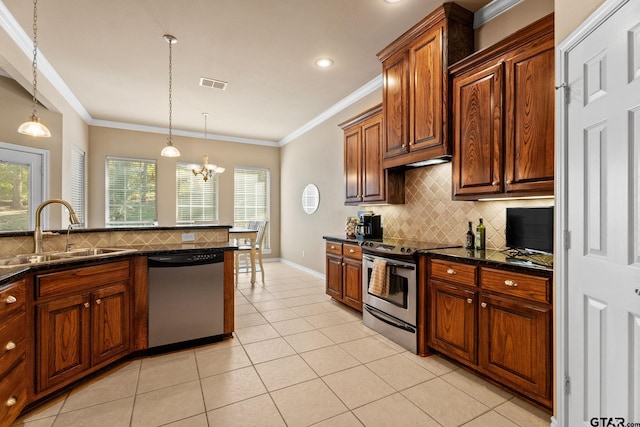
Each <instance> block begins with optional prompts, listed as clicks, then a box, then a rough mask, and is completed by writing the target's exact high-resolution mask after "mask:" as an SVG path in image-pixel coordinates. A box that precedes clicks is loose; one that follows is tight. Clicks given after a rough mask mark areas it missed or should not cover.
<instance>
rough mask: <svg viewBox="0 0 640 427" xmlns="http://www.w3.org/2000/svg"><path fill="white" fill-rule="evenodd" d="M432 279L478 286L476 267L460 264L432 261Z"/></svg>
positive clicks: (430, 266)
mask: <svg viewBox="0 0 640 427" xmlns="http://www.w3.org/2000/svg"><path fill="white" fill-rule="evenodd" d="M429 272H430V274H431V277H437V278H438V279H442V280H446V281H447V282H453V283H459V284H461V285H467V286H476V267H475V266H473V265H469V264H461V263H459V262H451V261H445V260H441V259H432V260H431V262H430V264H429Z"/></svg>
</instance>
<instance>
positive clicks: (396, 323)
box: [364, 305, 416, 334]
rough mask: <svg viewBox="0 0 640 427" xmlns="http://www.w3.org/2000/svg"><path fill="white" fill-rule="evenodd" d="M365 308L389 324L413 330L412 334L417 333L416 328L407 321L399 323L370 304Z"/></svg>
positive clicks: (409, 330)
mask: <svg viewBox="0 0 640 427" xmlns="http://www.w3.org/2000/svg"><path fill="white" fill-rule="evenodd" d="M364 309H365V310H367V312H369V314H370V315H372V316H373V317H375V318H376V319H378V320H380V321H381V322H384V323H386V324H387V325H391V326H393V327H394V328H398V329H403V330H405V331H408V332H411V333H412V334H415V333H416V328H414V327H412V326H410V325H408V324H406V323H398V322H394V321H393V320H391V319H390V318H389V316H387V315H385V313H383V312H381V311H379V310H376V309H375V308H373V307H369V306H368V305H365V306H364Z"/></svg>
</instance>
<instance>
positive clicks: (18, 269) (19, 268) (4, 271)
mask: <svg viewBox="0 0 640 427" xmlns="http://www.w3.org/2000/svg"><path fill="white" fill-rule="evenodd" d="M115 248H118V249H132V251H130V252H123V253H114V254H109V255H105V256H99V257H78V258H69V259H65V260H63V261H57V262H55V263H48V262H47V263H34V264H22V265H16V266H11V267H2V268H0V288H1V287H2V286H4V285H6V284H8V283H10V282H13V281H15V280H18V279H20V278H21V277H22V276H23V275H24V274H26V273H28V272H29V271H32V270H42V269H49V268H61V267H77V266H80V265H82V264H87V263H93V262H96V261H102V260H115V259H118V258H122V257H127V256H135V255H142V256H149V255H169V254H174V253H189V252H192V251H202V250H203V249H204V250H207V249H209V250H212V251H232V250H235V249H237V246H235V245H233V244H230V243H229V242H217V243H216V242H210V243H174V244H162V245H138V246H136V245H131V246H118V247H115Z"/></svg>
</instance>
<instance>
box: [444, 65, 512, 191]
mask: <svg viewBox="0 0 640 427" xmlns="http://www.w3.org/2000/svg"><path fill="white" fill-rule="evenodd" d="M503 70H504V66H503V64H495V65H493V66H491V67H487V68H483V69H481V70H478V71H477V72H472V73H468V74H465V75H464V76H461V77H460V78H457V79H455V81H454V82H453V114H452V116H453V129H454V134H453V143H454V150H455V153H456V155H455V156H454V157H453V185H454V188H455V195H457V196H458V195H464V194H478V193H483V194H489V193H501V192H502V182H501V179H502V178H501V177H502V118H503V111H502V91H503V79H504V78H503V74H504V71H503Z"/></svg>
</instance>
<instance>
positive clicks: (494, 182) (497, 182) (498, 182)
mask: <svg viewBox="0 0 640 427" xmlns="http://www.w3.org/2000/svg"><path fill="white" fill-rule="evenodd" d="M498 184H500V181H493V182H492V183H491V185H498Z"/></svg>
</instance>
